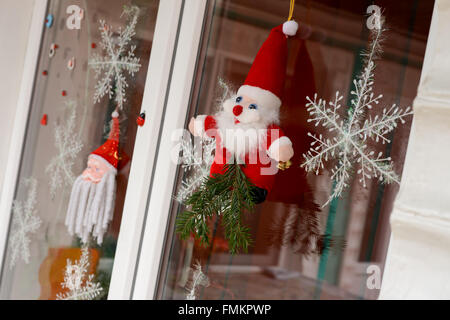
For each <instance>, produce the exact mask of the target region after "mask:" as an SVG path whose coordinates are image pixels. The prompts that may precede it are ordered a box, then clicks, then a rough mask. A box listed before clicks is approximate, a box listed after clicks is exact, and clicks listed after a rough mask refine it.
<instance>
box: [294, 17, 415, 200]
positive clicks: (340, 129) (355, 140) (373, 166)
mask: <svg viewBox="0 0 450 320" xmlns="http://www.w3.org/2000/svg"><path fill="white" fill-rule="evenodd" d="M376 18H377V19H379V21H378V22H379V23H378V24H376V25H377V27H376V28H373V29H372V31H371V40H370V42H369V51H368V52H367V53H366V52H363V53H362V56H363V57H364V58H365V63H364V69H363V72H362V74H361V75H360V76H359V77H358V78H357V79H355V80H353V84H354V87H355V89H354V91H351V95H353V97H354V98H353V99H352V100H351V106H350V108H349V110H348V111H347V112H346V117H345V119H340V115H339V114H338V112H339V109H340V107H341V105H340V102H341V100H342V99H343V96H342V95H341V94H340V93H339V92H336V97H335V99H334V101H331V102H328V104H327V102H326V101H325V100H322V99H319V100H318V99H317V94H316V95H315V96H314V100H311V99H310V98H309V97H307V100H308V103H307V105H306V106H307V110H308V112H309V114H310V119H308V122H315V124H316V126H318V125H319V124H321V125H322V126H323V127H325V128H327V129H328V131H329V132H330V133H332V134H334V136H332V137H328V136H323V135H322V134H320V135H319V136H317V135H316V134H311V133H308V135H309V136H310V137H312V138H313V142H312V143H311V148H310V150H309V151H308V152H307V153H306V154H304V155H303V157H304V158H305V161H304V163H303V164H302V167H305V168H306V170H307V171H311V172H314V173H316V174H318V173H319V170H320V169H323V168H324V167H325V165H324V163H325V162H327V161H328V160H336V162H337V164H336V165H335V166H334V168H333V169H332V170H331V173H332V175H331V178H332V179H333V180H334V181H335V184H334V189H333V192H332V194H331V195H330V197H329V199H328V201H327V202H326V203H325V204H324V206H325V205H327V204H328V203H329V202H330V201H331V200H332V199H333V198H337V197H339V196H340V195H341V193H342V191H343V190H344V189H345V188H347V187H348V185H349V182H350V178H351V176H352V172H353V170H354V169H353V168H354V167H356V166H358V170H357V171H356V174H357V175H358V176H359V181H360V182H361V183H362V184H363V186H364V187H365V186H366V180H368V179H371V178H378V180H379V181H381V182H385V183H391V182H399V179H398V176H397V175H396V173H395V172H394V170H393V163H392V161H391V158H390V157H385V156H383V153H382V152H379V153H378V154H375V151H373V150H370V149H369V147H368V141H367V138H370V139H372V140H374V141H375V142H379V141H380V140H381V142H382V143H383V144H384V143H390V140H389V138H388V137H386V135H387V134H388V133H389V132H391V131H393V130H394V129H395V128H396V127H397V122H398V121H400V122H401V123H405V121H404V118H405V117H406V116H409V115H411V114H412V111H411V110H410V108H409V107H408V108H406V109H405V110H402V109H400V108H398V107H397V106H396V105H395V104H394V105H392V106H391V107H390V108H384V109H383V113H382V114H381V115H376V116H375V117H372V116H371V115H369V116H366V112H367V110H369V109H371V108H372V106H373V105H377V104H379V102H380V99H381V98H382V97H383V95H381V94H380V95H378V96H375V95H374V93H373V89H372V87H373V85H374V71H375V63H374V60H376V59H377V58H378V55H379V53H380V52H381V47H380V41H381V35H382V33H383V19H382V17H381V16H378V17H376Z"/></svg>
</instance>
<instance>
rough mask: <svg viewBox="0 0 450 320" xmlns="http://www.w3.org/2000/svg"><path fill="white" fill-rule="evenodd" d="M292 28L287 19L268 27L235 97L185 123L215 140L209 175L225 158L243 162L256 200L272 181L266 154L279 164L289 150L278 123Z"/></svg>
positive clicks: (218, 169)
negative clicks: (214, 110) (262, 42)
mask: <svg viewBox="0 0 450 320" xmlns="http://www.w3.org/2000/svg"><path fill="white" fill-rule="evenodd" d="M297 28H298V24H297V23H296V22H295V21H292V20H291V21H287V22H285V23H284V24H282V25H280V26H278V27H276V28H274V29H272V31H271V32H270V35H269V37H268V38H267V40H266V41H265V42H264V44H263V46H262V47H261V49H260V50H259V52H258V54H257V55H256V58H255V60H254V62H253V65H252V67H251V69H250V72H249V74H248V75H247V78H246V80H245V82H244V84H243V85H242V86H241V87H240V88H239V90H238V92H237V94H236V96H235V97H233V98H232V99H229V100H227V101H225V102H224V103H223V109H222V110H221V111H220V112H219V113H218V114H216V115H214V116H208V115H199V116H197V117H196V118H192V119H191V122H190V124H189V130H190V131H191V133H192V134H193V135H194V136H204V135H207V136H210V137H214V138H215V139H216V156H215V159H214V162H213V164H212V166H211V172H210V174H211V177H212V176H213V175H214V174H221V173H223V170H224V165H225V164H227V163H230V159H236V160H237V162H240V163H243V164H244V165H243V166H242V170H243V172H244V174H245V175H246V176H247V178H249V180H250V181H251V182H252V183H253V184H254V185H255V186H256V187H257V189H255V190H254V193H255V199H254V200H255V202H256V203H260V202H263V201H264V200H265V198H266V196H267V194H268V193H269V192H270V190H271V188H272V185H273V182H274V174H275V173H276V172H277V170H276V169H275V167H274V164H273V162H272V161H270V159H273V160H275V161H277V162H280V163H281V164H282V166H285V165H284V163H288V161H289V160H290V159H291V158H292V156H293V155H294V150H293V148H292V143H291V141H290V140H289V138H288V137H286V136H285V135H284V133H283V131H282V130H281V128H280V127H279V126H278V124H279V122H280V121H279V114H280V107H281V97H282V95H283V89H284V82H285V76H286V66H287V56H288V48H287V36H294V35H295V34H296V32H297ZM267 156H268V157H270V159H268V158H267ZM252 160H253V161H252ZM271 168H272V169H275V170H271Z"/></svg>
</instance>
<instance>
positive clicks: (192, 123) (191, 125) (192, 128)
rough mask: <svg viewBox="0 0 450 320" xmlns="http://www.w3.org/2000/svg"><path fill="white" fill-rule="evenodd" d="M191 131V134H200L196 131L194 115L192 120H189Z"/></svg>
mask: <svg viewBox="0 0 450 320" xmlns="http://www.w3.org/2000/svg"><path fill="white" fill-rule="evenodd" d="M188 128H189V131H190V132H191V134H192V135H193V136H194V137H195V136H198V135H197V134H196V133H195V118H194V117H192V118H191V121H190V122H189V127H188Z"/></svg>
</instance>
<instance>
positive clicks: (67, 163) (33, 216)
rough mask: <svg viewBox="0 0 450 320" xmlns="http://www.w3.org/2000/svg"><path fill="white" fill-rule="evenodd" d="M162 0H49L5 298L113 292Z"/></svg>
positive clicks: (97, 296) (85, 296)
mask: <svg viewBox="0 0 450 320" xmlns="http://www.w3.org/2000/svg"><path fill="white" fill-rule="evenodd" d="M158 4H159V1H158V0H139V1H138V0H136V1H134V0H133V1H129V0H110V1H108V5H105V1H101V0H90V1H68V0H51V1H49V6H48V9H47V10H48V11H47V13H48V16H47V19H46V21H45V22H44V21H43V30H44V35H43V39H42V45H41V51H40V57H39V62H38V71H37V74H36V81H35V87H34V94H33V99H32V103H31V114H30V116H29V120H28V127H27V134H26V140H25V146H24V153H23V158H22V161H21V167H20V175H19V184H18V188H17V191H16V195H15V200H14V205H13V210H12V218H11V225H10V231H9V237H8V249H7V254H6V258H5V261H4V264H3V265H4V268H3V273H2V276H1V288H0V298H1V299H56V298H58V297H60V298H69V299H88V298H89V299H92V298H95V299H106V298H107V295H108V287H109V282H110V278H111V271H112V266H113V263H114V254H115V249H116V243H117V237H118V233H119V229H120V223H121V217H122V209H123V204H124V198H125V193H126V189H127V184H128V176H129V171H130V163H131V161H132V158H133V151H134V150H133V149H134V141H135V137H136V131H137V124H136V122H137V121H136V119H137V117H138V116H139V112H140V109H141V102H142V97H143V93H144V88H145V79H146V76H147V68H148V63H149V58H150V52H151V48H152V39H153V31H154V28H155V23H156V16H157V9H158ZM115 110H116V111H117V112H118V117H117V118H116V116H117V114H115V113H114V111H115ZM113 116H114V119H112V117H113ZM88 159H89V164H87V161H88ZM86 168H87V170H86V171H85V169H86ZM82 173H83V174H82ZM72 190H73V191H72ZM69 204H70V205H69ZM69 207H71V208H72V209H71V210H69V209H70V208H69ZM66 217H68V218H71V219H66ZM84 247H86V248H89V249H86V250H84V251H83V250H82V248H84ZM82 252H84V254H83V255H82ZM74 265H75V266H76V267H74ZM77 270H78V271H80V272H81V273H80V274H77V273H76V272H77ZM91 276H92V279H90V278H91ZM77 280H78V281H79V282H77ZM99 288H101V289H99Z"/></svg>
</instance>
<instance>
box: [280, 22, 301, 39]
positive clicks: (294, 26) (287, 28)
mask: <svg viewBox="0 0 450 320" xmlns="http://www.w3.org/2000/svg"><path fill="white" fill-rule="evenodd" d="M297 30H298V23H297V22H295V21H294V20H289V21H286V22H285V23H283V33H284V34H285V35H287V36H295V34H296V33H297Z"/></svg>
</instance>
